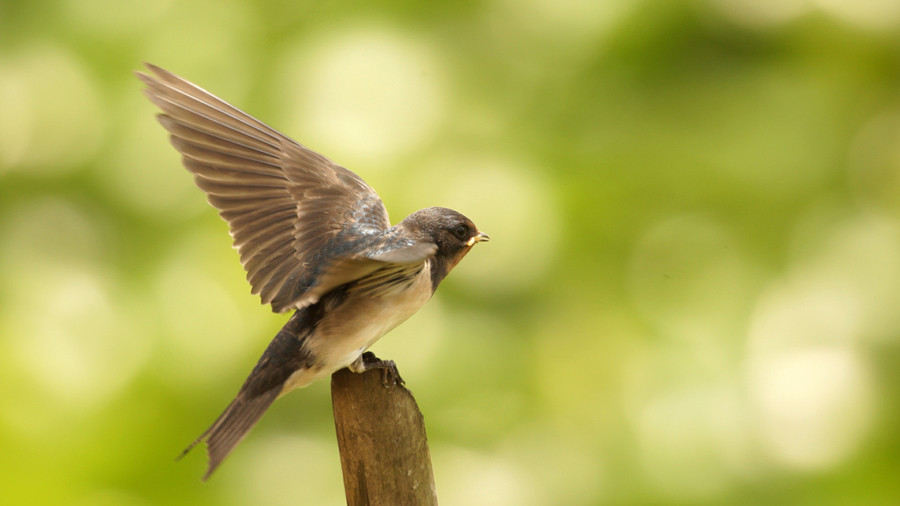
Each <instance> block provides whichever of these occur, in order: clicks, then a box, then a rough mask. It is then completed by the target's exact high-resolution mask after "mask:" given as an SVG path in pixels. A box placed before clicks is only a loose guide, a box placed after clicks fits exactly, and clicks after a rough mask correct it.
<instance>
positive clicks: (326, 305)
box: [136, 64, 490, 480]
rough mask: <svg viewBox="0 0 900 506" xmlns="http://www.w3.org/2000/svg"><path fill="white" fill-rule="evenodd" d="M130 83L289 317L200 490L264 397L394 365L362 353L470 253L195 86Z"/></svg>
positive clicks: (444, 229)
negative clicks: (343, 373) (397, 218)
mask: <svg viewBox="0 0 900 506" xmlns="http://www.w3.org/2000/svg"><path fill="white" fill-rule="evenodd" d="M146 66H147V69H148V70H149V73H144V72H136V74H137V76H138V78H140V80H141V81H143V82H144V84H145V85H146V88H145V89H144V92H145V94H146V95H147V97H148V98H149V99H150V101H151V102H153V103H154V104H155V105H156V106H157V107H159V109H160V110H161V111H162V113H161V114H159V115H158V116H157V118H158V120H159V122H160V123H161V124H162V126H163V127H165V129H166V130H168V132H169V134H170V140H171V143H172V145H173V146H174V147H175V149H176V150H178V151H179V152H180V153H181V155H182V162H183V164H184V166H185V167H186V168H187V170H188V171H190V172H191V173H192V174H193V175H194V182H195V184H196V185H197V186H198V187H200V189H201V190H203V191H204V192H206V194H207V198H208V200H209V203H210V204H211V205H212V206H213V207H215V208H216V209H217V210H218V212H219V215H220V216H221V217H222V218H223V219H224V220H225V222H227V224H228V229H229V232H230V234H231V237H232V238H233V241H234V247H235V248H236V249H237V250H238V253H239V255H240V260H241V264H242V265H243V266H244V269H245V270H246V271H247V281H249V282H250V286H251V287H252V293H253V294H257V295H259V297H260V299H261V301H262V303H263V304H271V306H272V310H273V311H274V312H276V313H284V312H288V311H293V314H292V315H291V317H290V319H288V321H287V323H286V324H285V325H284V327H283V328H282V329H281V330H280V331H279V332H278V333H277V334H276V335H275V338H274V339H272V342H271V343H270V344H269V346H268V347H267V348H266V350H265V352H264V353H263V354H262V357H260V359H259V361H258V362H257V364H256V366H255V367H254V368H253V371H252V372H251V373H250V375H249V376H248V377H247V379H246V380H245V381H244V384H243V386H241V388H240V390H239V391H238V393H237V396H236V397H235V398H234V400H233V401H231V404H229V405H228V407H227V408H225V411H224V412H222V414H221V415H220V416H219V417H218V418H217V419H216V421H215V422H213V424H212V425H211V426H210V427H209V428H208V429H207V430H206V431H205V432H203V433H202V434H201V435H200V436H199V437H198V438H197V439H196V440H195V441H194V442H193V443H192V444H191V445H190V446H188V448H187V449H185V450H184V452H183V453H182V456H183V455H184V454H186V453H187V452H189V451H190V450H191V449H192V448H193V447H194V446H196V445H197V444H199V443H200V442H205V443H206V446H207V454H208V457H209V464H208V467H207V470H206V473H205V475H204V476H203V480H206V479H207V478H209V476H210V475H211V474H212V473H213V471H215V470H216V468H218V467H219V465H220V464H221V463H222V461H223V460H224V459H225V457H227V456H228V454H229V453H231V451H232V450H233V449H234V448H235V447H236V446H237V445H238V443H240V441H241V440H242V439H243V438H244V436H246V435H247V433H248V431H249V430H250V429H251V428H252V427H253V426H254V425H255V424H256V422H257V421H259V419H260V417H262V415H263V413H265V411H266V410H267V409H268V408H269V406H270V405H271V404H272V402H274V401H275V399H277V398H279V397H281V396H282V395H285V394H286V393H288V392H290V391H292V390H295V389H298V388H301V387H304V386H306V385H309V384H310V383H312V382H313V381H315V380H317V379H320V378H323V377H326V376H329V375H331V374H332V373H334V372H335V371H337V370H339V369H342V368H344V367H348V368H349V369H350V370H351V371H353V372H356V373H362V372H364V371H366V370H368V369H372V368H382V369H384V368H391V367H392V366H393V362H391V361H381V360H377V359H372V358H371V357H373V355H371V353H366V350H368V348H369V347H370V346H372V344H374V343H375V341H377V340H378V339H379V338H381V337H382V336H383V335H385V334H386V333H387V332H389V331H390V330H391V329H393V328H394V327H396V326H397V325H399V324H400V323H402V322H403V321H405V320H406V319H407V318H409V317H410V316H412V315H413V314H414V313H415V312H416V311H418V310H419V308H421V307H422V306H423V305H424V304H425V303H426V302H427V301H428V299H429V298H431V296H432V294H433V293H434V291H435V289H437V287H438V284H440V282H441V280H443V279H444V277H445V276H447V274H448V273H449V272H450V270H451V269H453V267H454V266H455V265H456V264H457V263H459V261H460V260H462V258H463V257H464V256H465V255H466V254H467V253H468V252H469V250H470V249H471V248H472V246H474V245H475V244H476V243H479V242H482V241H487V240H489V239H490V238H489V237H488V236H487V235H486V234H484V233H482V232H480V231H479V230H478V228H477V227H476V226H475V224H474V223H472V221H471V220H469V219H468V218H466V217H465V216H463V215H462V214H460V213H458V212H456V211H453V210H451V209H446V208H442V207H430V208H427V209H422V210H419V211H416V212H415V213H413V214H411V215H409V216H407V217H406V218H405V219H404V220H403V221H401V222H400V223H399V224H397V225H394V226H391V223H390V220H389V219H388V213H387V210H386V209H385V207H384V204H383V203H382V201H381V199H380V198H379V197H378V194H377V193H375V191H374V190H373V189H372V188H371V187H369V185H367V184H366V183H365V182H364V181H363V180H362V179H361V178H360V177H359V176H357V175H356V174H354V173H353V172H351V171H349V170H347V169H345V168H343V167H341V166H339V165H337V164H335V163H334V162H332V161H331V160H329V159H328V158H326V157H324V156H322V155H320V154H318V153H316V152H314V151H312V150H310V149H308V148H306V147H304V146H302V145H301V144H299V143H298V142H296V141H294V140H292V139H290V138H289V137H287V136H285V135H283V134H281V133H279V132H278V131H276V130H274V129H273V128H271V127H269V126H267V125H265V124H264V123H262V122H261V121H259V120H257V119H255V118H253V117H252V116H250V115H249V114H246V113H244V112H243V111H241V110H239V109H237V108H236V107H234V106H232V105H229V104H228V103H226V102H225V101H223V100H221V99H219V98H217V97H215V96H213V95H212V94H210V93H209V92H207V91H205V90H203V89H202V88H200V87H198V86H196V85H194V84H192V83H190V82H188V81H186V80H184V79H182V78H180V77H178V76H176V75H174V74H172V73H170V72H168V71H166V70H163V69H162V68H160V67H157V66H154V65H150V64H146Z"/></svg>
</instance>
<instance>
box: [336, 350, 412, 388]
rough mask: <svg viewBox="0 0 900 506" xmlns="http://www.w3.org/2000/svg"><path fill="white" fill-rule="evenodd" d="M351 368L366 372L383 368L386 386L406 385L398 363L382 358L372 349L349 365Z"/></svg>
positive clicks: (383, 380)
mask: <svg viewBox="0 0 900 506" xmlns="http://www.w3.org/2000/svg"><path fill="white" fill-rule="evenodd" d="M349 369H350V370H351V371H353V372H355V373H364V372H366V371H368V370H370V369H381V383H382V384H384V386H385V388H391V387H393V386H394V385H405V384H406V382H405V381H403V378H401V377H400V372H399V371H397V364H395V363H394V361H393V360H381V359H380V358H378V357H376V356H375V354H374V353H372V352H371V351H367V352H365V353H363V354H362V356H360V357H359V358H358V359H356V361H355V362H353V363H352V364H350V365H349Z"/></svg>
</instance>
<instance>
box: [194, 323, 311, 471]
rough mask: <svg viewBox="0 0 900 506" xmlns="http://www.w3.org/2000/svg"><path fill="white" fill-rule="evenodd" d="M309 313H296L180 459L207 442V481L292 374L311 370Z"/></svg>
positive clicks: (279, 392)
mask: <svg viewBox="0 0 900 506" xmlns="http://www.w3.org/2000/svg"><path fill="white" fill-rule="evenodd" d="M306 313H307V308H304V309H303V310H300V311H297V312H295V313H294V315H293V316H292V317H291V319H290V320H288V322H287V324H285V326H284V327H283V328H282V329H281V330H280V331H279V332H278V334H277V335H276V336H275V339H273V340H272V342H271V343H269V346H268V348H266V351H265V352H264V353H263V355H262V357H260V359H259V361H258V362H257V363H256V367H254V368H253V372H251V373H250V376H249V377H247V380H246V381H245V382H244V385H243V386H242V387H241V390H240V392H238V394H237V397H235V398H234V400H233V401H231V404H229V405H228V407H227V408H225V411H224V412H222V414H221V415H219V418H217V419H216V421H215V422H213V424H212V425H211V426H210V427H209V428H208V429H206V432H204V433H203V434H200V437H198V438H197V439H196V440H194V442H193V443H191V444H190V446H188V447H187V448H185V450H184V451H183V452H181V455H180V456H179V457H178V458H179V459H180V458H181V457H184V456H185V455H186V454H187V453H188V452H189V451H191V449H193V448H194V447H195V446H197V444H199V443H200V442H201V441H206V450H207V454H208V455H209V467H208V468H207V469H206V474H204V475H203V480H204V481H205V480H206V479H207V478H209V476H210V475H211V474H212V473H213V471H215V470H216V468H217V467H219V464H221V463H222V461H223V460H225V457H227V456H228V454H229V453H231V450H234V447H235V446H237V444H238V443H240V442H241V440H242V439H244V436H246V435H247V432H249V431H250V429H251V428H253V426H254V425H256V422H258V421H259V419H260V417H262V415H263V413H265V412H266V410H267V409H268V408H269V405H271V404H272V402H273V401H275V399H277V398H278V396H279V395H280V394H281V393H282V390H283V387H284V384H285V382H286V381H287V380H288V378H290V376H291V374H293V373H294V372H295V371H297V370H299V369H305V368H307V367H308V365H307V364H308V363H309V360H310V356H309V354H308V353H307V352H306V351H304V349H303V340H304V335H303V332H302V329H303V328H304V324H305V320H304V317H305V315H306ZM307 327H308V326H307Z"/></svg>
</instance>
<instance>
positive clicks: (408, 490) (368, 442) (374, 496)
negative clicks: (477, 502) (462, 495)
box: [331, 369, 437, 506]
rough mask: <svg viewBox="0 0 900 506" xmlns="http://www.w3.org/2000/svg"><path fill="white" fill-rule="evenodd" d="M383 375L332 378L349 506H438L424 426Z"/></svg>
mask: <svg viewBox="0 0 900 506" xmlns="http://www.w3.org/2000/svg"><path fill="white" fill-rule="evenodd" d="M382 373H383V371H381V370H369V371H366V372H364V373H362V374H356V373H352V372H350V371H349V370H347V369H342V370H340V371H338V372H336V373H334V374H333V375H332V376H331V402H332V406H333V409H334V425H335V428H336V429H337V439H338V449H339V450H340V453H341V468H342V469H343V472H344V491H345V493H346V495H347V504H348V506H362V505H366V506H380V505H385V506H406V505H409V506H429V505H437V493H436V491H435V487H434V473H433V472H432V469H431V453H430V452H429V451H428V441H427V439H426V438H425V421H424V418H423V417H422V413H421V412H420V411H419V407H418V405H416V401H415V399H413V396H412V394H411V393H410V391H409V390H407V389H406V388H405V387H403V386H402V385H400V384H397V385H394V386H390V387H386V386H385V384H384V383H383V375H382Z"/></svg>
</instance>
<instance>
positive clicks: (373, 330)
mask: <svg viewBox="0 0 900 506" xmlns="http://www.w3.org/2000/svg"><path fill="white" fill-rule="evenodd" d="M404 271H405V272H404ZM431 294H432V289H431V274H430V265H429V262H424V263H422V264H418V265H411V266H402V267H401V266H396V265H394V266H391V267H388V268H385V269H381V270H379V271H376V272H374V273H373V274H371V275H370V276H367V277H366V278H364V279H361V280H359V281H358V282H356V283H355V284H354V285H352V286H350V287H348V289H347V295H346V298H345V299H344V301H343V302H342V303H341V304H340V305H339V306H338V307H336V308H334V309H333V310H331V311H328V312H327V313H326V314H324V315H323V316H322V318H321V320H319V322H318V324H317V325H316V328H315V330H314V331H313V332H312V333H311V334H310V336H309V337H307V339H306V340H305V342H304V347H305V348H306V349H307V351H308V352H309V353H310V354H311V355H312V356H313V357H314V359H315V362H316V366H317V367H316V370H307V371H297V373H295V374H294V375H293V376H292V377H291V379H290V380H289V382H288V384H286V385H285V387H286V388H285V390H284V393H286V392H287V391H288V390H292V389H294V388H300V387H303V386H306V385H307V384H309V383H311V382H312V381H315V380H316V379H318V378H321V377H324V376H327V375H330V374H331V373H333V372H335V371H337V370H338V369H342V368H344V367H347V366H348V365H350V364H351V363H353V362H354V361H355V360H356V359H357V358H359V356H360V355H362V353H363V352H364V351H366V349H368V348H369V347H370V346H372V344H374V343H375V341H377V340H378V339H379V338H381V336H383V335H385V334H386V333H388V332H390V331H391V329H393V328H394V327H396V326H397V325H400V324H401V323H403V322H404V321H406V320H407V319H408V318H409V317H410V316H412V315H413V314H415V312H416V311H418V310H419V309H420V308H421V307H422V306H423V305H425V303H426V302H428V299H429V298H430V297H431Z"/></svg>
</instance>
